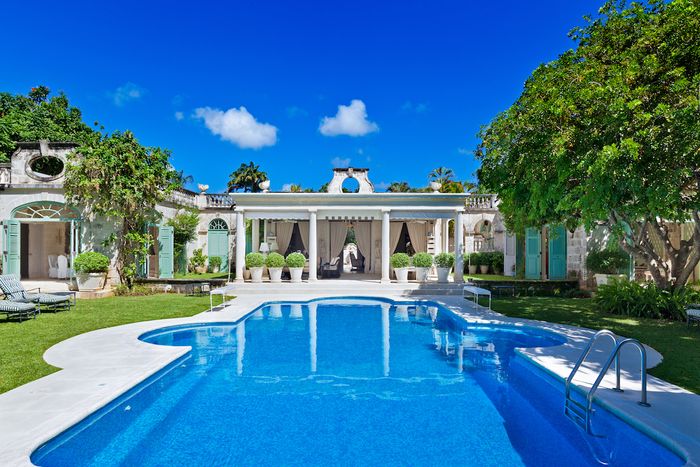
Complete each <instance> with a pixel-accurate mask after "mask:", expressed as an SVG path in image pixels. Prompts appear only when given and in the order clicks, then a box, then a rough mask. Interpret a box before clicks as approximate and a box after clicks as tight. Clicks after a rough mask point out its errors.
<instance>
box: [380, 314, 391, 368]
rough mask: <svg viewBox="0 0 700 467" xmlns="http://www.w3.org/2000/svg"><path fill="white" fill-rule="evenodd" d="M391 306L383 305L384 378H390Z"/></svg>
mask: <svg viewBox="0 0 700 467" xmlns="http://www.w3.org/2000/svg"><path fill="white" fill-rule="evenodd" d="M390 308H391V307H390V305H389V304H388V303H385V304H382V362H383V364H384V376H389V371H390V366H389V355H390V350H391V342H390V335H391V329H390V328H389V309H390Z"/></svg>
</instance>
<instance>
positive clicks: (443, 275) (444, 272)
mask: <svg viewBox="0 0 700 467" xmlns="http://www.w3.org/2000/svg"><path fill="white" fill-rule="evenodd" d="M450 269H452V268H437V274H438V282H440V283H441V284H444V283H446V282H447V278H448V277H450Z"/></svg>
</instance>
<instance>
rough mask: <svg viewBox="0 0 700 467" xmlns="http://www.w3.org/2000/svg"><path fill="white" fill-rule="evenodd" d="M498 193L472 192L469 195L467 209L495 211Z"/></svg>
mask: <svg viewBox="0 0 700 467" xmlns="http://www.w3.org/2000/svg"><path fill="white" fill-rule="evenodd" d="M496 205H497V202H496V195H494V194H470V195H469V197H467V203H466V206H467V209H472V210H487V211H495V210H496V209H497V207H496Z"/></svg>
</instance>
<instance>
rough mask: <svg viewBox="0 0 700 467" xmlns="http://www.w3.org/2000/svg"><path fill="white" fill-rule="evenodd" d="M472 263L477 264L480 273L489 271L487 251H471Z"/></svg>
mask: <svg viewBox="0 0 700 467" xmlns="http://www.w3.org/2000/svg"><path fill="white" fill-rule="evenodd" d="M471 262H472V264H476V265H477V266H479V272H480V273H481V274H488V273H489V257H488V253H472V258H471Z"/></svg>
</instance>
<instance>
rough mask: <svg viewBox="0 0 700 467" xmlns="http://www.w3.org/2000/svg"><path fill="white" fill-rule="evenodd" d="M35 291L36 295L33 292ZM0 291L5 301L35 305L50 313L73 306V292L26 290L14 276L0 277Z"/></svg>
mask: <svg viewBox="0 0 700 467" xmlns="http://www.w3.org/2000/svg"><path fill="white" fill-rule="evenodd" d="M34 290H36V293H34V292H33V291H34ZM0 291H1V292H2V293H3V294H4V295H5V299H6V300H9V301H12V302H17V303H35V304H37V305H40V306H43V307H45V308H46V309H47V310H50V311H62V310H70V307H71V306H74V305H75V292H71V293H70V294H69V295H63V294H60V295H59V294H49V293H41V289H39V288H37V289H31V291H32V293H30V291H29V290H26V289H25V288H24V286H23V285H22V283H21V282H20V280H19V277H18V276H17V275H16V274H5V275H3V276H0ZM71 296H72V298H73V299H72V300H71Z"/></svg>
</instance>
